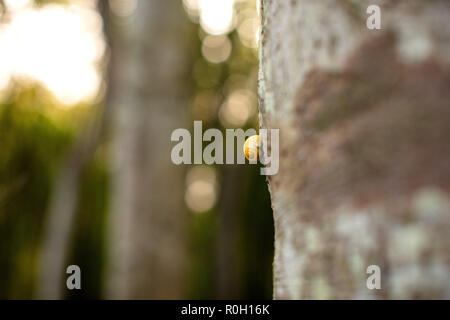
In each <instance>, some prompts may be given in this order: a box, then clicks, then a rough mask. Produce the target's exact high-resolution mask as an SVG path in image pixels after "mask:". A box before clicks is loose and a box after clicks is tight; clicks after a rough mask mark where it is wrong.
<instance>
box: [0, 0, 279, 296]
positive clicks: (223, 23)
mask: <svg viewBox="0 0 450 320" xmlns="http://www.w3.org/2000/svg"><path fill="white" fill-rule="evenodd" d="M143 2H145V3H150V2H155V1H137V0H110V1H106V0H105V1H103V0H100V1H98V2H97V1H94V0H59V1H56V0H55V1H45V0H39V1H38V0H35V1H31V0H1V1H0V19H1V20H0V146H1V152H0V298H2V299H5V298H7V299H18V298H19V299H28V298H35V297H38V296H39V295H38V292H39V291H41V290H42V289H40V288H39V286H40V285H42V283H41V282H40V281H42V279H44V280H45V279H46V277H45V275H44V276H42V274H41V273H42V272H43V271H42V266H43V265H45V261H44V263H43V264H41V262H40V261H41V260H45V259H46V258H45V257H46V256H45V254H43V251H44V249H43V247H44V246H45V241H46V240H45V239H47V241H50V242H51V241H52V240H48V239H54V238H53V237H52V236H46V235H45V233H46V232H47V230H51V228H52V223H53V222H52V218H51V217H52V215H51V213H50V212H51V211H52V210H53V212H56V213H59V211H58V208H61V203H59V206H58V201H56V202H55V199H60V198H61V197H60V196H61V193H64V192H65V191H64V190H66V191H67V190H69V191H67V193H66V194H65V196H66V198H64V197H63V199H74V200H73V201H74V212H73V219H72V218H70V214H69V215H68V217H69V218H70V219H67V221H68V222H69V223H68V227H67V228H68V230H69V231H68V238H69V242H68V247H67V248H66V249H64V248H63V249H64V251H65V252H64V260H63V262H64V263H63V270H59V271H58V272H60V273H61V274H62V275H63V278H62V281H60V280H61V279H58V278H56V279H57V280H58V281H59V286H60V287H61V288H63V289H62V297H64V298H81V299H90V298H105V297H108V296H109V295H107V294H105V287H107V286H108V282H110V281H113V279H111V277H114V272H112V273H111V272H106V270H107V268H108V267H107V265H108V263H109V260H108V256H109V255H108V252H109V251H111V246H113V243H114V242H113V241H111V234H110V231H109V230H110V229H109V227H108V225H109V223H110V221H111V212H112V211H113V209H114V208H112V206H113V204H114V199H112V197H113V196H114V193H113V192H112V189H113V187H112V185H113V180H114V178H113V177H114V169H113V167H114V165H113V163H114V161H113V160H112V158H113V154H114V152H116V153H117V152H119V153H120V152H122V153H126V152H129V151H127V150H119V151H117V150H116V151H112V149H113V148H112V145H113V144H114V140H115V139H117V138H116V137H117V135H118V133H117V132H115V130H116V127H115V126H114V125H112V124H111V122H112V120H111V116H110V115H108V113H109V112H110V111H111V109H110V108H108V104H113V102H111V101H114V94H117V92H120V89H118V87H119V86H120V82H119V83H115V87H114V90H110V89H111V88H110V85H111V84H114V80H111V79H109V78H110V77H111V73H114V71H111V61H114V64H115V65H116V66H117V65H120V64H121V58H122V57H123V56H126V54H127V53H126V52H125V54H124V52H123V51H122V52H120V54H117V55H116V57H115V58H113V60H111V57H114V50H115V49H114V43H116V44H117V43H119V42H120V41H122V42H123V41H125V42H126V41H128V40H129V39H132V40H131V41H140V40H139V39H140V38H139V37H135V38H133V37H128V38H127V35H126V33H127V32H133V30H132V29H133V28H135V27H136V23H135V19H136V14H137V12H139V10H140V9H139V5H140V4H142V3H143ZM175 2H176V3H175ZM161 3H171V6H172V7H170V8H169V9H168V10H172V9H171V8H178V7H179V8H180V9H181V8H182V10H183V18H184V20H183V19H181V20H180V21H179V26H180V28H179V29H177V30H172V29H171V30H170V32H177V33H178V32H179V34H181V37H183V39H184V40H187V41H185V42H186V43H187V44H188V45H187V46H186V50H184V51H182V52H181V53H180V54H181V55H182V56H183V57H186V59H185V60H186V61H188V62H186V64H187V69H188V70H189V72H188V76H187V77H186V78H183V80H182V82H181V84H179V85H178V86H179V87H180V86H183V88H184V89H183V90H186V92H188V99H187V102H186V103H185V104H184V105H181V106H179V108H180V109H181V108H182V110H183V112H184V113H186V114H187V121H186V122H183V123H185V125H186V127H189V126H192V123H193V121H194V120H202V121H203V127H204V128H203V129H204V130H206V129H207V128H209V127H211V128H221V129H222V130H224V129H225V128H243V129H246V128H255V129H257V128H258V112H257V95H256V86H257V60H258V53H257V46H258V34H259V17H258V15H257V8H256V6H257V3H256V1H255V0H183V1H182V0H173V1H164V2H163V1H161ZM162 6H163V5H162ZM178 20H179V19H178ZM178 20H177V21H178ZM137 26H139V24H138V25H137ZM141 26H142V25H141ZM127 30H128V31H127ZM130 30H131V31H130ZM158 30H159V29H158V28H156V31H155V30H153V31H152V32H151V33H150V34H149V36H151V37H152V39H151V40H149V41H150V42H151V43H152V46H159V45H161V46H163V45H164V43H166V42H167V41H166V40H167V38H168V33H167V30H166V31H161V34H160V36H159V37H158ZM105 31H106V33H105ZM108 32H109V34H107V33H108ZM124 39H125V40H124ZM127 39H128V40H127ZM111 43H112V45H111ZM131 47H132V46H130V48H131ZM123 48H125V51H126V48H127V46H126V45H125V46H122V49H121V50H124V49H123ZM118 50H119V49H118ZM155 52H164V51H157V50H156V51H155ZM163 54H164V53H163ZM168 54H169V55H170V52H168ZM153 59H154V63H155V64H158V63H159V62H158V59H159V57H158V56H154V57H153ZM134 67H135V68H136V66H134ZM113 68H114V66H113ZM119 69H120V68H119ZM116 72H117V71H116ZM116 76H117V75H116ZM162 81H163V80H162ZM142 85H143V86H147V87H150V88H152V87H155V88H157V87H158V86H157V84H155V83H151V82H149V83H144V84H142ZM169 89H170V88H169ZM155 90H157V89H155ZM111 91H113V92H112V94H111ZM152 107H153V106H152V105H151V104H149V106H148V108H152ZM99 119H100V120H99ZM99 123H100V124H99ZM174 126H175V124H174ZM175 128H176V127H173V129H175ZM86 137H87V138H86ZM161 139H162V141H167V146H165V148H164V149H163V151H161V150H160V149H159V148H157V146H156V147H155V146H151V145H148V146H147V147H148V148H154V149H153V150H149V153H148V155H149V157H155V158H156V157H163V158H164V159H166V161H167V162H169V161H170V148H171V147H172V145H173V144H172V143H171V142H170V135H167V136H165V135H163V136H162V137H161ZM86 141H88V143H87V145H86V143H85V142H86ZM119 145H120V144H119ZM141 147H142V146H141ZM145 147H146V146H144V148H145ZM166 149H167V150H169V152H168V153H167V154H165V153H166ZM161 152H163V153H164V154H160V153H161ZM150 160H152V159H151V158H150ZM182 167H183V168H181V170H183V182H182V183H181V185H178V187H180V188H182V189H183V193H182V196H181V197H182V198H183V203H184V205H183V208H181V209H180V212H181V211H186V212H187V213H188V214H187V219H186V220H182V219H181V220H180V221H185V223H186V225H185V226H183V228H182V229H183V230H187V237H186V239H187V253H186V255H185V256H183V259H185V260H186V261H185V263H183V270H182V272H183V273H184V274H185V277H183V278H182V279H183V284H182V286H181V287H182V288H183V293H182V294H180V295H178V296H177V297H183V298H191V299H214V298H235V299H239V298H247V299H253V298H271V296H272V259H273V221H272V213H271V208H270V198H269V193H268V190H267V186H266V183H265V177H264V176H260V175H259V167H258V166H256V165H220V166H214V165H209V166H207V165H196V166H182ZM73 168H75V169H74V170H72V169H73ZM67 172H69V173H67ZM71 172H72V175H73V176H71V174H70V173H71ZM165 174H167V175H168V176H169V175H170V171H167V172H166V173H165ZM67 181H69V182H68V184H69V185H73V186H75V187H76V189H77V190H76V193H77V196H76V197H70V196H68V198H67V194H69V193H70V188H69V187H67V188H66V187H65V183H66V182H67ZM73 181H77V183H73ZM170 181H171V180H170ZM178 184H180V183H178ZM176 187H177V186H174V188H176ZM142 188H144V189H145V190H144V191H143V192H144V193H145V192H147V193H148V194H151V193H152V192H153V191H152V189H155V190H157V189H158V188H159V186H158V184H157V183H153V184H152V181H151V180H150V181H149V182H146V183H145V184H144V183H143V185H142ZM61 190H63V191H61ZM173 197H174V195H172V194H165V195H159V199H158V205H159V206H160V207H161V208H163V207H165V206H167V207H168V208H170V207H171V206H170V204H171V203H172V202H173V201H174V199H173ZM55 203H56V204H55ZM66 206H67V208H69V209H70V206H71V204H70V201H69V202H67V201H66V202H64V201H63V202H62V207H63V208H66ZM169 212H170V210H169ZM170 214H172V215H173V216H175V217H177V215H178V214H179V213H178V212H171V213H170ZM180 214H181V213H180ZM61 216H62V215H61ZM67 221H66V222H67ZM152 221H155V220H152ZM156 221H158V220H156ZM155 223H157V222H155ZM162 223H164V221H162ZM183 223H184V222H183ZM49 225H50V226H49ZM159 227H160V226H158V225H153V226H152V228H156V229H157V228H159ZM143 228H145V225H144V227H143ZM161 228H162V230H165V229H164V225H161ZM58 230H59V229H58ZM61 230H63V231H61V232H62V233H64V232H65V231H64V230H65V229H64V228H62V229H61ZM152 230H155V229H152ZM170 230H172V231H170ZM176 230H178V229H169V231H168V232H177V231H176ZM150 233H151V232H149V234H148V241H152V240H151V239H152V238H151V234H150ZM63 238H64V236H62V239H63ZM116 241H118V240H117V239H116ZM143 241H145V235H144V239H143ZM54 245H56V246H58V245H62V244H60V243H50V244H47V250H49V248H50V249H52V248H53V246H54ZM62 246H63V245H62ZM63 247H64V246H63ZM59 249H61V248H59ZM166 249H167V248H166ZM166 249H164V248H163V247H161V250H166ZM61 250H62V249H61ZM48 252H50V256H51V255H52V254H53V253H54V252H53V251H51V250H50V251H48ZM55 252H56V251H55ZM137 252H139V251H137ZM55 254H57V253H55ZM47 255H49V254H48V253H47ZM70 264H75V265H79V266H80V268H81V274H82V289H81V290H73V291H69V290H65V289H64V288H65V279H66V277H67V275H65V268H66V267H67V266H68V265H70ZM49 270H50V269H49ZM155 270H156V271H155ZM155 270H142V272H143V274H144V275H145V274H148V276H149V277H153V278H157V277H158V274H155V272H157V269H155ZM47 271H48V270H47ZM44 273H45V272H44ZM50 273H51V272H50ZM39 279H41V280H39ZM177 279H178V278H177ZM174 281H175V280H174ZM171 285H172V284H171V283H166V286H168V287H170V286H171ZM44 291H45V290H44ZM137 296H138V297H141V296H143V297H145V296H146V295H145V294H143V295H142V294H141V295H137ZM149 296H152V295H149ZM156 296H157V295H156ZM44 297H45V295H44Z"/></svg>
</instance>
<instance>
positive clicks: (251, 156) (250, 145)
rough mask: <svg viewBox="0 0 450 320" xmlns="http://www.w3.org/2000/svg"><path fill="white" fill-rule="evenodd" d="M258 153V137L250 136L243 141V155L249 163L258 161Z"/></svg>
mask: <svg viewBox="0 0 450 320" xmlns="http://www.w3.org/2000/svg"><path fill="white" fill-rule="evenodd" d="M259 152H260V151H259V135H254V136H251V137H249V138H248V139H247V140H245V143H244V155H245V157H246V158H247V159H248V160H249V161H253V162H256V161H258V157H259Z"/></svg>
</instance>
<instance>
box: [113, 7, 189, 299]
mask: <svg viewBox="0 0 450 320" xmlns="http://www.w3.org/2000/svg"><path fill="white" fill-rule="evenodd" d="M185 23H186V21H185V17H184V12H183V8H182V4H181V1H158V0H152V1H148V0H140V1H138V5H137V8H136V11H135V13H134V16H133V17H132V18H131V19H130V20H129V21H128V22H127V23H126V24H121V25H120V28H119V27H117V28H116V30H115V31H116V32H117V33H115V34H114V35H113V37H112V50H111V51H112V56H113V58H112V60H113V63H114V65H115V66H116V68H117V69H116V70H115V71H114V72H113V77H112V79H111V81H112V83H111V85H110V91H111V95H112V98H111V103H113V105H114V107H113V122H114V125H113V130H112V132H113V135H114V137H113V138H114V139H113V140H114V142H113V150H114V154H113V157H114V159H115V160H114V169H113V170H114V172H113V180H114V181H113V193H112V203H111V210H112V217H111V222H110V237H109V241H110V242H109V243H110V245H111V247H112V250H111V253H110V268H109V273H108V277H107V279H106V281H107V283H106V285H107V288H106V289H107V296H108V297H110V298H125V299H127V298H137V299H141V298H146V299H160V298H166V299H169V298H170V299H176V298H180V297H183V294H184V286H183V284H184V270H185V267H186V262H187V257H186V250H187V248H186V247H185V246H186V243H187V238H186V237H187V233H186V230H185V227H186V226H187V215H186V214H185V209H184V203H183V199H184V186H185V185H184V175H183V168H182V166H175V165H174V164H172V162H171V159H170V148H171V143H170V136H171V132H172V131H173V130H174V129H176V128H179V127H187V123H186V99H187V90H186V89H187V86H186V83H187V76H186V75H187V73H186V71H187V68H186V67H188V66H189V60H188V59H187V58H188V57H189V50H188V47H187V43H186V41H187V40H188V39H187V38H188V37H187V36H186V34H185V30H186V24H185Z"/></svg>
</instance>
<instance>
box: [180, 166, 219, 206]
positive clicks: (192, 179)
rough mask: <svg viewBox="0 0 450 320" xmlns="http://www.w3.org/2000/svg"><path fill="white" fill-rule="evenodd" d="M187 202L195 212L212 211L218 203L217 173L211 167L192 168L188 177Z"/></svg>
mask: <svg viewBox="0 0 450 320" xmlns="http://www.w3.org/2000/svg"><path fill="white" fill-rule="evenodd" d="M186 185H187V189H186V194H185V197H184V199H185V201H186V205H187V206H188V208H189V209H190V210H192V211H194V212H205V211H208V210H210V209H211V208H212V207H213V206H214V205H215V204H216V201H217V185H218V184H217V177H216V172H215V170H214V169H213V168H212V167H209V166H204V165H203V166H195V167H192V168H191V169H190V170H189V172H188V174H187V176H186Z"/></svg>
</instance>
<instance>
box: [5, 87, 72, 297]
mask: <svg viewBox="0 0 450 320" xmlns="http://www.w3.org/2000/svg"><path fill="white" fill-rule="evenodd" d="M37 91H38V90H37V89H33V88H31V89H26V90H25V91H23V92H21V93H19V94H18V96H16V97H14V96H12V97H10V99H8V100H7V101H6V102H4V103H2V104H0V146H1V152H0V298H30V297H31V294H32V290H33V287H34V279H35V275H36V271H37V269H36V268H37V266H36V262H37V255H38V244H39V242H40V240H41V235H42V232H41V231H42V221H43V218H44V214H45V210H46V207H47V204H48V199H49V194H50V190H51V185H52V183H53V175H54V173H55V170H56V169H57V166H58V163H59V160H60V159H61V157H62V156H63V154H64V152H65V151H66V149H67V146H68V145H69V144H70V141H71V139H72V134H71V132H70V131H69V130H66V129H64V128H63V127H60V126H59V125H58V124H56V123H55V121H53V120H52V119H51V118H50V117H49V116H47V115H46V114H45V113H44V112H42V109H40V108H38V107H37V106H36V105H35V103H34V101H33V97H36V96H37Z"/></svg>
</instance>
